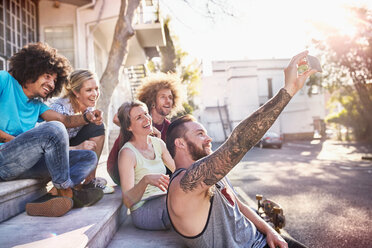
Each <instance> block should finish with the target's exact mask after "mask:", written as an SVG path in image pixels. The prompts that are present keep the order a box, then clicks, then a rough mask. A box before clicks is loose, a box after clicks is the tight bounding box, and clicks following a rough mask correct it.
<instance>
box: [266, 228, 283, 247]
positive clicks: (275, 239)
mask: <svg viewBox="0 0 372 248" xmlns="http://www.w3.org/2000/svg"><path fill="white" fill-rule="evenodd" d="M266 242H267V244H268V245H269V246H270V248H277V247H280V248H288V244H287V242H285V240H284V239H283V238H282V236H280V235H279V234H278V233H277V232H275V231H270V232H268V233H266Z"/></svg>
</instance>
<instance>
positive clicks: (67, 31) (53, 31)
mask: <svg viewBox="0 0 372 248" xmlns="http://www.w3.org/2000/svg"><path fill="white" fill-rule="evenodd" d="M44 37H45V42H46V43H48V44H49V45H50V46H51V47H54V48H56V49H57V50H58V52H59V53H60V54H63V55H64V56H65V57H66V58H67V59H68V60H69V61H70V63H71V65H72V66H73V67H74V64H75V51H74V34H73V28H72V26H61V27H47V28H45V29H44Z"/></svg>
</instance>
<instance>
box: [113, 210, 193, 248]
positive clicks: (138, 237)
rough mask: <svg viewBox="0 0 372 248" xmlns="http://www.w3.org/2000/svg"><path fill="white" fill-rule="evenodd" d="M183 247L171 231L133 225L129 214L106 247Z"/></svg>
mask: <svg viewBox="0 0 372 248" xmlns="http://www.w3.org/2000/svg"><path fill="white" fill-rule="evenodd" d="M125 247H128V248H129V247H136V248H150V247H151V248H152V247H167V248H183V247H186V246H185V245H184V244H183V243H182V241H181V240H180V239H179V238H178V236H177V234H176V233H175V232H174V231H172V230H168V231H145V230H141V229H137V228H136V227H134V226H133V224H132V221H131V218H130V216H129V217H128V218H127V220H126V221H125V222H124V223H123V224H122V225H121V226H120V228H119V230H118V231H117V233H116V234H115V235H114V237H113V238H112V240H111V242H110V244H109V245H108V246H107V248H125Z"/></svg>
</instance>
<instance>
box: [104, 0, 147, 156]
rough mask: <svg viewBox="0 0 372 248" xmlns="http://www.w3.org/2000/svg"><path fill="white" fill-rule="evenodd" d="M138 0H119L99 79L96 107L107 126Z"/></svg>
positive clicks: (132, 30) (106, 143) (131, 33)
mask: <svg viewBox="0 0 372 248" xmlns="http://www.w3.org/2000/svg"><path fill="white" fill-rule="evenodd" d="M139 2H140V0H121V5H120V11H119V17H118V20H117V22H116V25H115V32H114V37H113V40H112V44H111V49H110V53H109V57H108V61H107V65H106V69H105V71H104V72H103V74H102V77H101V80H100V92H101V96H100V98H99V99H98V103H97V108H98V109H100V110H101V111H103V113H102V117H103V122H104V124H105V126H106V130H107V127H108V125H107V124H108V122H109V121H110V120H108V112H109V107H110V103H111V96H112V93H113V92H114V89H115V87H116V86H117V85H118V83H119V70H120V67H121V66H122V64H123V60H124V57H125V55H126V54H127V53H128V41H129V39H130V38H131V37H132V36H133V35H134V29H133V27H132V22H133V16H134V12H135V11H136V9H137V7H138V5H139ZM108 137H109V133H108V131H106V137H105V146H104V147H105V150H104V151H103V153H106V152H107V151H108V150H107V149H108Z"/></svg>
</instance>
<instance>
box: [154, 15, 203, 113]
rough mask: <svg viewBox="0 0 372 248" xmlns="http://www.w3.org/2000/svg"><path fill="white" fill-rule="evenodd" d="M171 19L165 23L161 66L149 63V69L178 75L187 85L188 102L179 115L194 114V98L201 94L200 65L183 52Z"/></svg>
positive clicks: (161, 48)
mask: <svg viewBox="0 0 372 248" xmlns="http://www.w3.org/2000/svg"><path fill="white" fill-rule="evenodd" d="M169 22H170V18H167V19H165V21H164V35H165V38H166V46H165V47H160V49H159V50H160V58H161V63H160V65H158V64H156V63H154V61H149V63H148V66H147V68H149V70H150V71H152V72H155V71H161V72H164V73H168V72H171V73H178V74H179V75H180V78H181V82H182V84H184V85H186V88H187V102H185V103H184V106H183V107H184V109H185V110H184V111H183V112H181V113H179V115H183V114H192V112H193V111H194V109H195V108H196V106H195V104H194V102H193V97H194V96H195V95H197V94H199V87H200V83H201V70H200V64H199V63H198V61H197V60H192V61H191V62H189V61H188V59H189V57H188V56H189V55H188V53H187V52H185V51H184V50H182V49H181V48H180V46H178V45H177V44H175V43H177V42H178V39H177V37H176V36H172V35H171V32H170V30H169Z"/></svg>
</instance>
